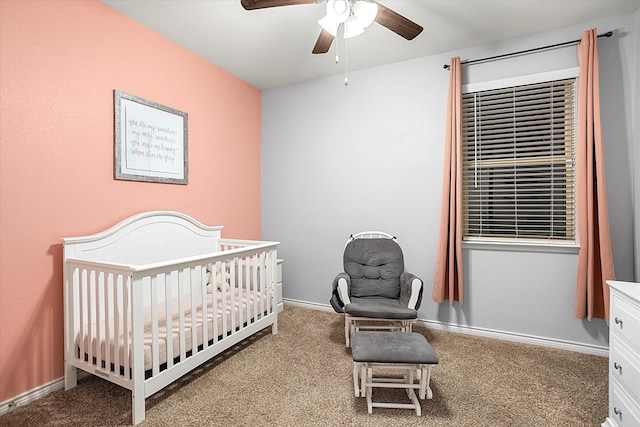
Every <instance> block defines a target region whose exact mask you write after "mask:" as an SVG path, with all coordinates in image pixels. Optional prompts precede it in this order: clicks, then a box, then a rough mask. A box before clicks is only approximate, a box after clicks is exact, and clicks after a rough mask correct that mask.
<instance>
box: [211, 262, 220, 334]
mask: <svg viewBox="0 0 640 427" xmlns="http://www.w3.org/2000/svg"><path fill="white" fill-rule="evenodd" d="M217 280H218V279H217V277H216V264H212V265H211V291H212V293H211V295H212V298H211V310H212V313H211V319H212V323H213V325H212V326H213V337H212V338H213V344H216V343H217V342H218V337H219V336H220V331H219V330H218V317H219V315H220V314H219V313H220V311H219V307H218V296H219V295H218V286H217V283H218V282H217Z"/></svg>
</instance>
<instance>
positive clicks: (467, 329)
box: [283, 298, 609, 357]
mask: <svg viewBox="0 0 640 427" xmlns="http://www.w3.org/2000/svg"><path fill="white" fill-rule="evenodd" d="M283 301H284V303H285V305H291V306H294V307H301V308H309V309H312V310H320V311H327V312H330V313H334V312H335V311H334V310H333V307H331V306H330V305H329V304H318V303H310V302H305V301H298V300H291V299H287V298H283ZM418 323H420V324H422V325H424V326H426V327H428V328H432V329H439V330H443V331H449V332H456V333H462V334H468V335H476V336H481V337H486V338H495V339H500V340H505V341H513V342H518V343H523V344H533V345H539V346H543V347H550V348H557V349H560V350H569V351H574V352H577V353H585V354H592V355H595V356H604V357H608V356H609V348H608V347H606V346H598V345H590V344H584V343H577V342H573V341H565V340H559V339H555V338H546V337H537V336H534V335H526V334H518V333H514V332H506V331H499V330H495V329H487V328H479V327H475V326H464V325H454V324H450V323H442V322H438V321H435V320H427V319H418Z"/></svg>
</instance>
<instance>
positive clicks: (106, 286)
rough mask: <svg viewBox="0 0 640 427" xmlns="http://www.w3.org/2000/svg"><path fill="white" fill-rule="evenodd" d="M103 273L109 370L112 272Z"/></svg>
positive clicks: (106, 367) (105, 341)
mask: <svg viewBox="0 0 640 427" xmlns="http://www.w3.org/2000/svg"><path fill="white" fill-rule="evenodd" d="M102 275H103V286H104V288H103V289H102V292H103V298H104V336H105V340H104V368H105V369H106V370H107V371H111V339H112V336H111V327H110V325H109V324H110V323H111V322H110V321H109V320H110V319H111V313H113V312H112V311H111V304H110V301H109V283H110V277H111V274H110V273H109V272H106V271H105V272H104V273H102Z"/></svg>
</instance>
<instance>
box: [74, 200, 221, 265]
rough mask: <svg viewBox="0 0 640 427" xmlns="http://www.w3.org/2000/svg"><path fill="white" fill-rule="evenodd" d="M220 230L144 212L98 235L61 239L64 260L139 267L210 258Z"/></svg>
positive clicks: (177, 214)
mask: <svg viewBox="0 0 640 427" xmlns="http://www.w3.org/2000/svg"><path fill="white" fill-rule="evenodd" d="M222 228H223V227H222V226H214V227H211V226H206V225H204V224H202V223H200V222H198V221H197V220H195V219H193V218H192V217H190V216H188V215H185V214H183V213H180V212H174V211H150V212H144V213H140V214H137V215H133V216H131V217H129V218H127V219H125V220H123V221H121V222H120V223H118V224H116V225H114V226H113V227H111V228H109V229H107V230H105V231H102V232H100V233H97V234H92V235H88V236H79V237H68V238H63V239H62V241H63V244H64V260H65V261H66V260H67V259H68V258H75V259H82V260H91V261H102V262H110V263H117V264H124V265H140V264H148V263H152V262H162V261H166V260H171V259H176V258H180V257H190V256H197V255H203V254H210V253H214V252H216V251H218V250H219V248H218V243H219V240H220V236H221V230H222Z"/></svg>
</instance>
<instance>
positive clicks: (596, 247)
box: [575, 28, 615, 323]
mask: <svg viewBox="0 0 640 427" xmlns="http://www.w3.org/2000/svg"><path fill="white" fill-rule="evenodd" d="M597 37H598V36H597V34H596V29H595V28H594V29H591V30H587V31H585V32H584V34H583V36H582V40H581V42H580V45H579V46H578V61H579V63H580V78H579V84H578V125H577V127H578V140H577V155H576V174H577V177H576V178H577V182H576V190H577V194H576V202H577V209H578V233H579V238H580V254H579V255H578V274H577V282H576V305H575V315H576V317H578V318H581V319H584V318H587V319H589V320H591V319H593V318H594V317H595V318H600V319H604V320H605V321H607V323H608V321H609V287H608V286H607V284H606V280H610V279H615V273H614V267H613V257H612V255H611V237H610V234H609V214H608V211H607V193H606V189H605V177H604V153H603V146H602V126H601V123H600V89H599V83H598V79H599V66H598V42H597Z"/></svg>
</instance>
